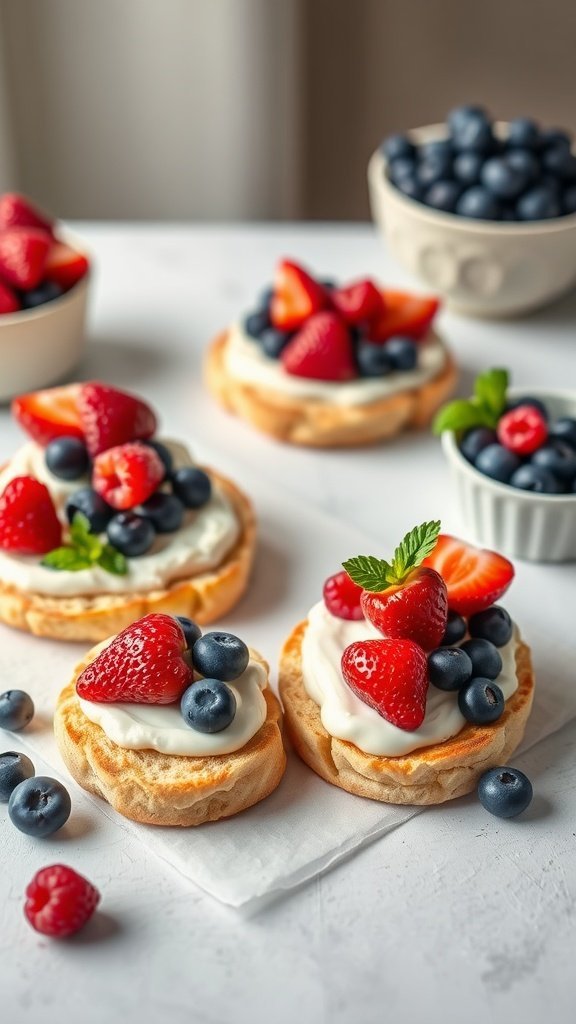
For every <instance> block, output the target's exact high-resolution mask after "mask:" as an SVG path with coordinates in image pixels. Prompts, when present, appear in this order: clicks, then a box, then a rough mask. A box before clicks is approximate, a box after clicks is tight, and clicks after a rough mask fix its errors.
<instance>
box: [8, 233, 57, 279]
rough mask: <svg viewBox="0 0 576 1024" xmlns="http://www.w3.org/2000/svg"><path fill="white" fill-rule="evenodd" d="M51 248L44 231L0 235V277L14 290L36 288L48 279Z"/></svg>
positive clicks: (48, 238)
mask: <svg viewBox="0 0 576 1024" xmlns="http://www.w3.org/2000/svg"><path fill="white" fill-rule="evenodd" d="M50 245H51V242H50V237H49V236H48V235H47V234H46V232H45V231H42V230H40V228H10V230H9V231H2V232H0V277H1V278H2V279H3V280H4V281H6V282H7V283H8V284H11V285H12V286H13V287H14V288H22V289H24V291H27V290H28V289H29V288H35V287H36V285H37V284H40V281H41V280H42V279H43V277H44V272H45V269H46V259H47V257H48V251H49V249H50Z"/></svg>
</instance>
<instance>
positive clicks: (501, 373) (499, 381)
mask: <svg viewBox="0 0 576 1024" xmlns="http://www.w3.org/2000/svg"><path fill="white" fill-rule="evenodd" d="M508 382H509V375H508V371H507V370H503V369H500V368H495V369H492V370H486V371H485V372H484V373H481V374H479V376H478V377H477V378H476V380H475V382H474V394H473V395H472V397H471V398H457V399H456V400H455V401H453V402H448V404H447V405H445V406H444V408H443V409H441V410H440V412H439V413H438V415H437V416H436V419H435V420H434V424H433V430H434V433H435V434H442V433H443V431H445V430H453V431H454V432H455V433H459V432H460V431H462V430H471V429H472V428H473V427H490V428H492V429H495V428H496V427H497V426H498V420H499V419H500V417H501V416H502V413H503V412H504V410H505V408H506V394H507V390H508Z"/></svg>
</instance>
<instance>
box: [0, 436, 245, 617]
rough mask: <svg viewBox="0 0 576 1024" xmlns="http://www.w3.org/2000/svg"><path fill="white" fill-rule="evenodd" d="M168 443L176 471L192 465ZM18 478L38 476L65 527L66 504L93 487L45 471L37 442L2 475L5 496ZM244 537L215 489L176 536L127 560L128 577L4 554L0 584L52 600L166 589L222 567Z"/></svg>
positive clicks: (158, 539) (190, 513)
mask: <svg viewBox="0 0 576 1024" xmlns="http://www.w3.org/2000/svg"><path fill="white" fill-rule="evenodd" d="M163 443H164V444H166V446H167V447H168V448H169V449H170V451H171V453H172V455H173V457H174V464H175V467H176V468H179V467H180V466H191V465H193V461H192V459H191V457H190V454H189V452H188V451H187V449H186V448H185V447H184V446H183V445H180V444H177V443H176V442H173V441H164V442H163ZM17 476H33V477H36V479H37V480H40V481H41V482H42V483H44V484H46V486H47V487H48V490H49V491H50V494H51V496H52V499H53V501H54V504H55V506H56V511H57V513H58V515H59V517H60V518H61V519H62V522H64V523H66V516H65V513H64V506H65V504H66V500H67V498H68V497H69V496H70V495H72V494H74V492H75V491H77V490H79V488H80V487H83V486H87V485H88V479H87V478H86V479H85V480H74V481H73V482H71V483H67V482H66V481H64V480H60V479H58V478H57V477H55V476H53V474H52V473H50V471H49V469H48V468H47V466H46V461H45V458H44V449H43V448H41V447H40V445H37V444H36V443H35V442H34V441H29V442H27V443H26V444H24V445H23V446H22V447H21V448H20V449H19V450H18V451H17V452H16V453H15V454H14V456H13V457H12V459H11V460H10V462H9V463H8V465H7V466H6V467H5V468H4V470H3V471H2V472H1V473H0V493H1V492H2V491H3V489H4V488H5V487H6V485H7V483H8V482H9V481H10V480H12V479H13V478H14V477H17ZM239 533H240V525H239V522H238V519H237V516H236V513H235V511H234V509H233V507H232V505H231V503H230V501H229V500H228V498H227V497H226V496H225V495H224V494H223V493H222V492H221V491H219V489H218V487H217V486H214V487H213V492H212V497H211V499H210V501H209V502H208V503H207V504H206V505H204V506H203V507H202V508H201V509H199V510H198V511H188V512H187V513H186V515H185V518H184V522H183V525H182V527H181V528H180V529H179V530H178V531H177V532H175V533H172V534H162V535H158V536H157V537H156V539H155V541H154V544H153V546H152V547H151V549H150V551H149V552H148V553H147V554H145V555H141V556H139V557H138V558H129V559H128V572H127V574H126V575H125V576H114V575H113V574H112V573H109V572H106V571H105V570H104V569H102V568H100V567H99V566H97V565H94V566H91V567H90V568H89V569H81V570H79V571H78V572H68V571H65V570H59V571H55V570H53V569H49V568H46V567H45V566H42V565H40V559H39V558H34V557H27V556H21V555H13V554H9V553H8V552H6V551H0V580H2V582H3V583H6V584H11V585H13V586H15V587H17V588H18V589H19V590H25V591H30V592H33V593H37V594H45V595H50V596H53V597H81V596H88V595H91V594H110V593H136V592H140V591H148V590H157V589H163V588H164V587H166V586H167V585H168V584H170V583H172V582H174V581H175V580H178V579H184V578H185V577H187V576H192V575H195V574H197V573H200V572H204V571H207V570H209V569H213V568H215V567H216V566H218V565H220V563H221V562H222V560H223V559H224V558H225V556H226V555H227V553H228V552H229V551H230V550H231V548H232V547H233V546H234V544H235V543H236V541H237V539H238V536H239Z"/></svg>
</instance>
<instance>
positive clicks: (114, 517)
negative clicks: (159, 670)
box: [0, 381, 255, 641]
mask: <svg viewBox="0 0 576 1024" xmlns="http://www.w3.org/2000/svg"><path fill="white" fill-rule="evenodd" d="M12 410H13V413H14V416H15V417H16V419H17V421H18V423H19V424H20V426H22V427H23V428H24V430H25V431H26V433H27V434H28V436H29V438H30V439H29V440H28V442H27V443H26V444H24V445H23V446H22V447H21V448H20V449H19V450H18V451H17V452H16V453H15V454H14V456H13V457H12V459H11V460H10V461H9V463H8V464H7V465H5V466H4V467H3V469H2V470H0V620H1V621H3V622H6V623H8V624H9V625H12V626H17V627H19V628H21V629H27V630H29V631H30V632H32V633H36V634H38V635H40V636H49V637H54V638H58V639H63V640H93V641H97V640H102V639H104V638H105V637H107V636H109V635H110V634H111V633H114V632H118V631H119V630H121V629H123V628H124V627H125V626H127V625H128V624H129V623H130V622H133V621H134V619H136V618H138V616H140V615H142V614H144V613H145V612H148V611H166V612H175V613H181V614H186V613H187V614H189V615H194V617H195V618H196V619H197V620H198V621H200V622H201V623H206V622H211V621H212V620H213V619H214V618H217V617H218V616H220V615H222V614H224V612H226V611H227V610H228V609H229V608H231V607H232V606H233V605H234V604H235V603H236V602H237V601H238V600H239V598H240V597H241V595H242V594H243V592H244V590H245V588H246V585H247V581H248V576H249V572H250V567H251V564H252V559H253V553H254V545H255V519H254V514H253V510H252V507H251V504H250V502H249V501H248V499H247V497H246V496H245V495H244V494H243V493H242V492H241V491H240V490H239V489H238V488H237V487H236V486H235V485H234V484H233V483H232V482H231V481H230V480H227V479H225V478H224V477H222V476H220V475H219V474H218V473H216V472H215V471H214V470H212V469H203V468H201V467H199V466H197V465H195V463H194V462H193V460H192V458H191V456H190V454H189V452H188V450H187V449H186V448H185V447H184V446H183V445H182V444H178V443H176V442H174V441H167V440H160V439H158V438H157V435H156V431H157V419H156V415H155V413H154V411H153V410H152V409H151V408H150V406H149V405H148V404H147V403H146V402H144V401H142V399H140V398H138V397H136V396H135V395H131V394H128V393H127V392H124V391H119V390H118V389H116V388H113V387H110V386H109V385H106V384H102V383H100V382H99V381H89V382H87V383H83V384H71V385H69V386H66V387H61V388H52V389H49V390H46V391H39V392H35V393H32V394H27V395H23V396H21V397H19V398H17V399H15V400H14V402H13V405H12Z"/></svg>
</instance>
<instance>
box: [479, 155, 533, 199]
mask: <svg viewBox="0 0 576 1024" xmlns="http://www.w3.org/2000/svg"><path fill="white" fill-rule="evenodd" d="M480 180H481V182H482V184H483V185H484V187H485V188H487V189H488V191H489V192H491V193H492V195H493V196H496V198H497V199H516V198H517V196H519V195H520V193H521V192H522V190H523V189H524V188H525V187H526V185H527V184H528V179H527V177H526V175H525V174H524V173H523V172H522V171H520V170H518V168H516V167H513V166H512V165H511V164H510V163H509V162H508V160H507V159H506V157H499V156H495V157H492V159H491V160H487V161H486V163H485V164H484V166H483V168H482V173H481V175H480Z"/></svg>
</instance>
